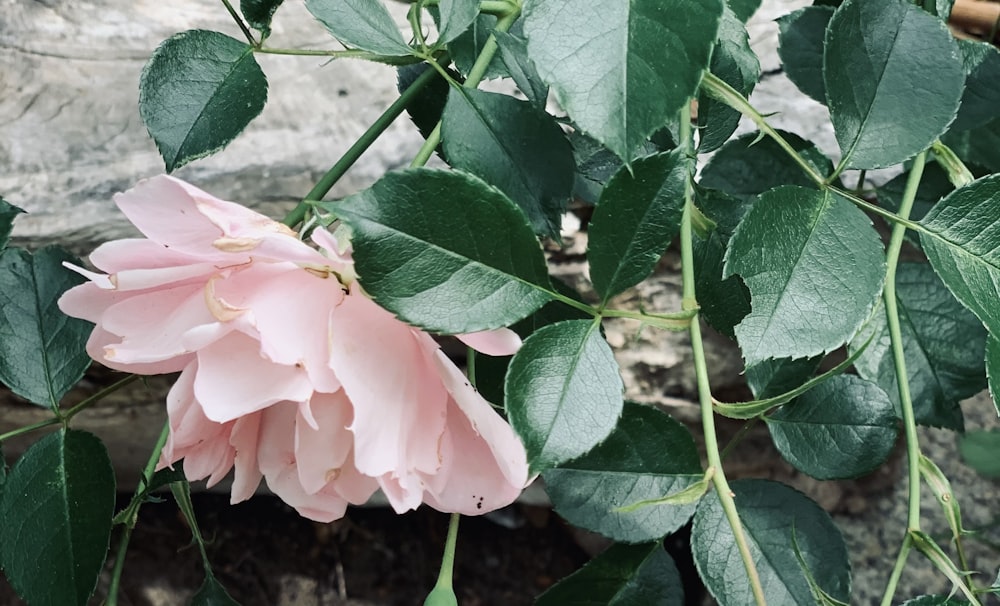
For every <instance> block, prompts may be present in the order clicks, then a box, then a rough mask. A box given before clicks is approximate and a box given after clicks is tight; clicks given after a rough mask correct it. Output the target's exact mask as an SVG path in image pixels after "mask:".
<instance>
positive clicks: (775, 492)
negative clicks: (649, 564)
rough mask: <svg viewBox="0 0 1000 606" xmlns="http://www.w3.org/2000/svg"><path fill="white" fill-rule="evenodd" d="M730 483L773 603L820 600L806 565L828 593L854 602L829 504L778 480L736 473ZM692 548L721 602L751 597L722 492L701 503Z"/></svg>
mask: <svg viewBox="0 0 1000 606" xmlns="http://www.w3.org/2000/svg"><path fill="white" fill-rule="evenodd" d="M731 487H732V489H733V492H734V493H735V499H736V503H737V504H738V507H739V514H740V520H742V522H743V528H744V531H745V533H746V536H747V541H748V542H749V547H750V553H751V556H752V557H753V561H754V563H755V564H756V566H757V572H758V573H759V574H760V580H761V585H762V586H763V588H764V597H765V598H766V600H767V603H768V604H814V603H815V600H814V598H813V593H812V589H811V588H810V586H809V581H808V580H807V578H806V574H805V572H804V571H803V566H802V564H805V568H806V570H808V571H809V573H810V574H811V575H812V578H813V581H814V582H815V583H816V585H817V586H818V587H819V588H820V589H822V590H823V591H824V592H825V593H827V594H828V595H829V596H830V597H832V598H833V599H836V600H839V601H842V602H850V593H851V576H850V564H849V562H848V559H847V548H846V546H845V545H844V539H843V537H842V536H841V535H840V531H839V530H837V527H836V526H835V525H834V523H833V520H831V519H830V516H829V515H828V514H827V513H826V512H825V511H823V510H822V509H821V508H820V507H819V506H818V505H816V503H814V502H812V501H811V500H810V499H809V498H808V497H806V496H805V495H803V494H802V493H800V492H798V491H796V490H794V489H792V488H789V487H788V486H785V485H783V484H779V483H777V482H771V481H768V480H738V481H736V482H732V484H731ZM793 533H794V535H793ZM793 541H794V545H797V546H798V554H796V553H795V550H794V549H793ZM691 551H692V553H693V555H694V561H695V565H696V566H697V567H698V573H699V574H700V575H701V578H702V580H703V581H704V582H705V585H706V586H707V587H708V589H709V591H710V592H711V593H712V595H713V596H714V597H715V599H716V600H718V602H719V604H720V605H721V606H745V605H746V604H753V603H754V598H753V595H752V594H751V591H750V583H749V581H748V580H747V573H746V569H745V568H744V567H743V561H742V560H741V559H740V557H739V554H738V552H737V548H736V542H735V540H734V538H733V531H732V529H731V528H730V526H729V523H728V522H727V521H726V516H725V513H724V512H723V510H722V505H721V504H720V503H719V499H713V498H705V499H702V500H701V503H700V504H699V505H698V511H697V512H696V513H695V515H694V527H693V528H692V530H691ZM797 555H798V556H800V557H801V561H800V559H799V557H797Z"/></svg>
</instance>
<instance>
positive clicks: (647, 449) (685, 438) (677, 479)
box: [542, 402, 704, 543]
mask: <svg viewBox="0 0 1000 606" xmlns="http://www.w3.org/2000/svg"><path fill="white" fill-rule="evenodd" d="M703 475H704V472H703V471H702V469H701V461H700V460H699V458H698V450H697V448H696V447H695V444H694V439H692V438H691V434H690V432H688V430H687V428H686V427H684V426H683V425H681V424H680V423H678V422H677V421H675V420H673V419H671V418H670V416H668V415H667V414H666V413H663V412H660V411H659V410H657V409H655V408H653V407H652V406H646V405H643V404H636V403H634V402H626V403H625V408H624V410H623V411H622V417H621V419H620V420H619V421H618V426H617V427H616V428H615V430H614V431H613V432H611V435H610V436H608V437H607V438H606V439H605V440H604V441H603V442H601V443H600V444H598V445H597V446H596V447H594V449H593V450H591V451H590V452H588V453H587V454H585V455H583V456H582V457H580V458H578V459H574V460H572V461H570V462H568V463H564V464H562V465H560V466H559V467H557V468H555V469H550V470H548V471H546V472H545V473H544V474H542V478H543V479H544V480H545V490H546V492H547V493H548V494H549V498H551V499H552V506H553V507H554V508H555V510H556V513H558V514H559V515H560V516H562V517H563V518H565V519H566V521H568V522H569V523H570V524H572V525H574V526H577V527H579V528H585V529H587V530H590V531H593V532H597V533H600V534H602V535H604V536H606V537H609V538H612V539H614V540H616V541H622V542H626V543H637V542H641V541H652V540H657V539H660V538H662V537H664V536H665V535H667V534H670V533H672V532H674V531H675V530H677V529H678V528H680V527H681V526H683V525H684V524H685V523H687V521H688V520H689V519H690V518H691V514H693V513H694V508H695V503H696V502H697V500H698V499H697V498H695V499H694V500H691V501H688V502H686V503H683V504H659V505H645V506H642V505H640V506H638V507H635V508H633V507H632V505H634V504H636V503H640V502H642V501H651V500H653V499H659V498H661V497H663V496H664V495H669V494H674V493H677V492H680V491H683V490H685V489H686V488H688V487H690V486H692V485H694V484H698V482H699V481H700V480H701V479H702V476H703Z"/></svg>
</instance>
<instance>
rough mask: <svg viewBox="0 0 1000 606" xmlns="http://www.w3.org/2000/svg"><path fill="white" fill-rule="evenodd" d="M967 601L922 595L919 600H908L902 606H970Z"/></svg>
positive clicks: (943, 596)
mask: <svg viewBox="0 0 1000 606" xmlns="http://www.w3.org/2000/svg"><path fill="white" fill-rule="evenodd" d="M968 605H969V603H968V602H966V601H965V600H959V599H958V598H953V597H949V596H946V595H922V596H920V597H919V598H914V599H912V600H907V601H905V602H903V604H902V606H968Z"/></svg>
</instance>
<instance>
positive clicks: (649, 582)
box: [535, 542, 684, 606]
mask: <svg viewBox="0 0 1000 606" xmlns="http://www.w3.org/2000/svg"><path fill="white" fill-rule="evenodd" d="M683 603H684V587H683V585H681V577H680V573H678V572H677V567H676V566H675V565H674V561H673V560H672V559H671V558H670V556H669V555H667V552H666V551H664V550H663V546H662V545H661V544H660V543H659V542H656V543H645V544H642V545H612V546H611V547H609V548H608V550H607V551H605V552H604V553H602V554H600V555H599V556H597V557H596V558H594V559H593V560H591V561H590V562H588V563H587V564H585V565H584V567H583V568H581V569H580V570H578V571H576V572H574V573H573V574H571V575H569V576H568V577H566V578H565V579H563V580H561V581H559V582H558V583H556V584H555V585H553V586H552V587H551V588H549V589H548V590H547V591H546V592H545V593H543V594H542V595H540V596H538V599H537V600H536V601H535V606H569V605H572V606H660V605H662V604H683Z"/></svg>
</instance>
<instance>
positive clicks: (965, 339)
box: [855, 263, 986, 430]
mask: <svg viewBox="0 0 1000 606" xmlns="http://www.w3.org/2000/svg"><path fill="white" fill-rule="evenodd" d="M896 300H897V306H898V309H899V321H900V329H901V332H902V337H903V354H904V358H905V360H906V373H907V375H908V378H909V383H910V394H911V397H912V400H913V407H914V414H915V416H916V419H917V422H918V423H921V424H924V425H933V426H936V427H948V428H950V429H957V430H961V429H962V426H963V422H962V410H961V408H959V406H958V403H959V401H960V400H964V399H965V398H968V397H971V396H973V395H975V394H977V393H979V391H981V390H982V389H983V388H984V387H986V376H985V373H984V372H983V355H984V351H985V348H986V330H985V329H984V328H983V325H982V323H981V322H980V321H979V320H978V319H977V318H976V316H974V315H972V314H971V313H970V312H969V311H968V310H967V309H965V308H964V307H962V304H961V303H959V302H958V301H956V300H955V297H953V296H952V294H951V293H950V292H948V289H947V288H946V287H945V285H944V284H942V283H941V280H940V279H939V278H938V277H937V275H936V274H935V273H934V270H932V269H931V267H930V266H929V265H927V264H926V263H901V264H900V265H899V268H898V269H897V271H896ZM873 335H874V338H873V339H872V343H871V345H869V346H868V348H867V349H866V350H865V351H864V352H863V353H862V354H861V356H860V357H859V358H858V362H857V364H855V367H856V368H857V370H858V374H859V375H861V376H862V377H864V378H866V379H868V380H869V381H874V382H875V383H877V384H878V385H879V387H881V388H882V389H883V390H885V392H886V393H888V394H889V397H890V399H891V400H892V402H893V404H894V406H895V408H896V411H897V414H899V415H901V414H902V412H901V409H900V405H899V388H898V385H897V382H896V367H895V362H894V361H893V355H892V340H891V338H890V335H889V326H888V324H887V322H886V319H885V313H884V312H882V311H879V312H876V313H875V314H874V315H873V316H872V319H871V320H870V321H869V323H868V325H867V326H866V327H865V328H864V329H863V330H862V331H861V333H860V334H859V336H858V339H859V340H861V341H864V340H867V339H868V337H870V336H873Z"/></svg>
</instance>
